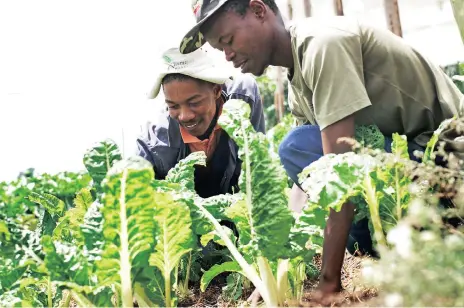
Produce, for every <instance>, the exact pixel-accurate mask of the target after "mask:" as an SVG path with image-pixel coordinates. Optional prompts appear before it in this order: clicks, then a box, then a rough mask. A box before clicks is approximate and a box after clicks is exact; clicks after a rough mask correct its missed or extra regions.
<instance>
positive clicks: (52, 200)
mask: <svg viewBox="0 0 464 308" xmlns="http://www.w3.org/2000/svg"><path fill="white" fill-rule="evenodd" d="M29 200H31V201H32V202H35V203H37V204H40V205H41V206H43V207H44V208H45V209H46V210H47V212H48V213H49V214H50V215H51V216H52V218H53V219H54V220H58V219H59V218H60V217H63V215H64V209H65V207H64V202H63V201H61V200H60V199H58V198H57V197H55V196H53V195H51V194H47V193H42V194H38V193H35V192H31V195H30V196H29Z"/></svg>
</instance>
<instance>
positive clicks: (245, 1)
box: [217, 0, 279, 16]
mask: <svg viewBox="0 0 464 308" xmlns="http://www.w3.org/2000/svg"><path fill="white" fill-rule="evenodd" d="M261 1H263V3H264V4H266V5H267V6H268V7H269V8H270V9H271V10H272V11H273V12H274V13H275V14H277V13H278V12H279V8H278V7H277V4H276V3H275V1H274V0H261ZM249 5H250V0H229V1H227V2H226V3H225V4H224V5H223V6H222V7H221V8H220V9H219V10H217V13H223V12H230V11H233V12H235V13H237V14H239V15H241V16H243V15H245V13H246V10H247V9H248V7H249ZM218 15H219V14H218Z"/></svg>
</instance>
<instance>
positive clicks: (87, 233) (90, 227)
mask: <svg viewBox="0 0 464 308" xmlns="http://www.w3.org/2000/svg"><path fill="white" fill-rule="evenodd" d="M102 207H103V205H102V204H101V203H99V202H98V201H94V202H93V203H92V204H91V205H90V207H89V208H88V209H87V212H86V213H85V215H84V220H83V223H82V224H81V226H80V227H81V230H82V234H83V235H84V241H85V247H86V248H87V250H88V251H89V252H91V253H93V254H94V255H99V254H100V250H101V249H102V248H103V243H104V237H103V214H102V212H101V208H102Z"/></svg>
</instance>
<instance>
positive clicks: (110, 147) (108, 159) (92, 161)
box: [84, 139, 122, 192]
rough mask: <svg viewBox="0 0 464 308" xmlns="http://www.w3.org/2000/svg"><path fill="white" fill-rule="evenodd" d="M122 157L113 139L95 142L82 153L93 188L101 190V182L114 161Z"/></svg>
mask: <svg viewBox="0 0 464 308" xmlns="http://www.w3.org/2000/svg"><path fill="white" fill-rule="evenodd" d="M121 159H122V156H121V152H120V150H119V148H118V146H117V145H116V143H115V142H114V141H113V140H110V139H107V140H104V141H101V142H98V143H96V144H95V145H94V146H92V147H91V148H89V149H88V150H87V151H86V152H85V154H84V165H85V167H86V168H87V170H88V172H89V174H90V176H91V177H92V179H93V183H94V187H95V189H96V190H97V191H98V192H100V191H101V182H102V181H103V179H104V178H105V177H106V174H107V173H108V171H109V170H110V168H111V167H112V166H113V165H114V163H115V162H117V161H120V160H121Z"/></svg>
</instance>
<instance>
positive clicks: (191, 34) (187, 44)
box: [179, 0, 227, 54]
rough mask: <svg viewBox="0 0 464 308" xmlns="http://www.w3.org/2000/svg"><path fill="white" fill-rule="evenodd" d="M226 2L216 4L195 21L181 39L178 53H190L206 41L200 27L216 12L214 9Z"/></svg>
mask: <svg viewBox="0 0 464 308" xmlns="http://www.w3.org/2000/svg"><path fill="white" fill-rule="evenodd" d="M226 2H227V0H223V1H222V3H220V4H219V5H217V6H216V7H215V8H214V9H212V10H211V11H210V12H208V14H207V15H206V16H205V17H204V18H203V19H202V20H200V21H199V22H197V24H196V25H195V26H194V27H193V28H192V29H190V31H188V32H187V34H186V35H185V36H184V38H183V39H182V42H181V43H180V45H179V51H180V53H182V54H187V53H191V52H193V51H195V50H197V49H198V48H200V47H201V46H203V45H204V44H205V43H206V40H205V37H204V36H203V34H202V33H201V32H200V27H201V26H202V25H203V23H205V22H206V21H207V20H208V19H209V18H211V16H212V15H213V14H214V13H216V11H217V10H219V8H221V7H222V6H223V5H224V4H225V3H226Z"/></svg>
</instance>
